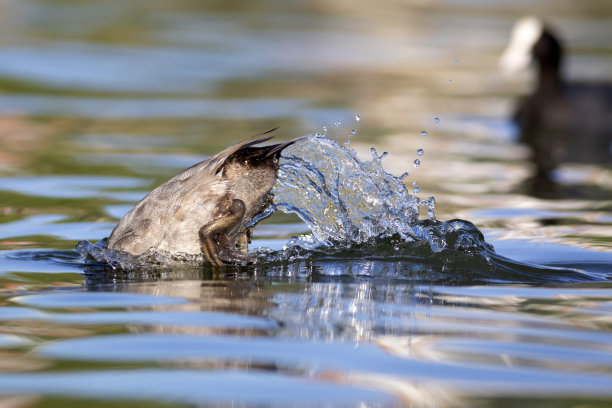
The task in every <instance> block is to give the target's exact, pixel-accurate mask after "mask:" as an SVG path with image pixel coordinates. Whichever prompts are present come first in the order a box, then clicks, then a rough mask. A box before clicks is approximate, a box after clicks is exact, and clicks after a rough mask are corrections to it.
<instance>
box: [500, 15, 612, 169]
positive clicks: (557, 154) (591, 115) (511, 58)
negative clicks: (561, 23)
mask: <svg viewBox="0 0 612 408" xmlns="http://www.w3.org/2000/svg"><path fill="white" fill-rule="evenodd" d="M563 54H564V50H563V45H562V43H561V41H560V40H559V39H558V38H557V36H556V34H555V33H554V31H553V30H552V29H551V28H550V27H548V26H546V25H545V24H544V23H543V22H542V21H540V20H539V19H536V18H535V17H527V18H523V19H521V20H519V21H518V22H517V24H516V25H515V27H514V29H513V33H512V39H511V42H510V44H509V45H508V47H507V48H506V50H505V51H504V54H503V55H502V57H501V60H500V63H501V65H502V68H504V69H505V71H507V72H513V71H516V70H518V69H521V68H524V67H525V66H526V65H527V64H528V63H529V62H530V61H532V60H533V61H535V63H536V68H537V73H536V78H535V87H534V90H533V92H532V93H531V94H530V95H528V96H526V97H524V98H522V100H521V101H520V102H519V104H518V107H517V110H516V113H515V115H514V120H515V122H516V124H517V126H518V128H519V130H520V141H521V142H523V143H525V144H527V145H528V146H529V147H530V148H531V150H532V161H533V162H534V164H535V166H536V172H537V174H536V177H547V178H548V177H550V175H549V173H550V171H552V170H554V169H555V168H557V167H558V166H559V164H560V163H561V162H579V163H598V164H610V163H612V117H611V116H610V112H612V84H610V83H609V82H605V81H596V82H587V81H582V82H569V81H566V80H565V79H564V78H563V75H562V62H563V56H564V55H563Z"/></svg>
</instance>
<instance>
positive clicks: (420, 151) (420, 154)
mask: <svg viewBox="0 0 612 408" xmlns="http://www.w3.org/2000/svg"><path fill="white" fill-rule="evenodd" d="M423 153H425V150H423V149H419V150H417V154H418V155H419V156H422V155H423Z"/></svg>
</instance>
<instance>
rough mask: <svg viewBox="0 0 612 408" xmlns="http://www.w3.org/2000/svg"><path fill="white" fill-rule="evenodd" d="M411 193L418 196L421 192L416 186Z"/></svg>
mask: <svg viewBox="0 0 612 408" xmlns="http://www.w3.org/2000/svg"><path fill="white" fill-rule="evenodd" d="M412 192H413V193H414V194H419V193H420V192H421V187H419V186H416V187H415V188H413V189H412Z"/></svg>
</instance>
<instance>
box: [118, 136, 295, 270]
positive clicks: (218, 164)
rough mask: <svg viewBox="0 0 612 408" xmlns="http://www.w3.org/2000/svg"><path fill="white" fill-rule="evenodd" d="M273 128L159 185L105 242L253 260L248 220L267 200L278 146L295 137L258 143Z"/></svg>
mask: <svg viewBox="0 0 612 408" xmlns="http://www.w3.org/2000/svg"><path fill="white" fill-rule="evenodd" d="M274 130H276V128H275V129H272V130H269V131H267V132H262V133H259V134H257V135H254V136H251V137H250V138H248V139H245V140H243V141H241V142H239V143H237V144H235V145H233V146H231V147H228V148H227V149H225V150H223V151H222V152H220V153H218V154H216V155H215V156H213V157H211V158H209V159H206V160H204V161H202V162H200V163H198V164H196V165H194V166H192V167H190V168H188V169H187V170H185V171H183V172H182V173H179V174H178V175H176V176H174V177H173V178H171V179H170V180H168V181H167V182H165V183H164V184H162V185H161V186H159V187H157V188H156V189H155V190H153V191H152V192H151V193H149V194H148V195H147V196H146V197H145V198H143V199H142V200H141V201H140V202H138V203H137V204H136V205H135V206H134V207H133V208H132V209H131V210H130V211H129V212H128V213H127V214H126V215H125V216H124V217H123V218H122V219H121V220H120V221H119V223H118V224H117V226H116V227H115V229H114V230H113V232H112V233H111V235H110V237H109V239H108V248H109V249H112V250H117V251H123V252H127V253H129V254H132V255H140V254H142V253H143V252H145V251H147V250H149V249H154V250H162V251H166V252H169V253H171V254H178V253H187V254H200V253H202V254H204V256H205V257H206V259H207V260H208V261H209V262H211V263H213V264H215V265H219V266H221V265H227V264H247V263H251V262H253V258H252V257H251V256H250V255H249V254H248V252H247V244H248V242H250V235H251V229H250V228H247V225H248V224H249V222H250V221H251V220H252V219H253V218H254V217H255V216H257V215H259V214H260V213H261V212H263V211H264V210H265V209H266V207H268V205H269V204H270V202H271V190H272V187H273V186H274V183H275V182H276V177H277V171H278V166H279V163H278V160H279V156H280V153H281V151H282V150H283V149H284V148H286V147H287V146H289V145H291V144H293V143H295V142H296V141H297V140H299V139H294V140H292V141H290V142H287V143H281V144H273V145H266V146H256V145H258V144H260V143H263V142H265V141H267V140H269V139H271V138H272V137H263V138H262V136H264V135H266V134H268V133H270V132H272V131H274ZM251 228H252V227H251Z"/></svg>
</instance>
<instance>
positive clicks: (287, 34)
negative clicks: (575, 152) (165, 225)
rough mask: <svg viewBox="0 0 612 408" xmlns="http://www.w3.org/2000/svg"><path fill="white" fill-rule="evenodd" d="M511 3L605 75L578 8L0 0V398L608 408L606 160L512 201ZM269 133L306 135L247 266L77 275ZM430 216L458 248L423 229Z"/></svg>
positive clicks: (589, 16)
mask: <svg viewBox="0 0 612 408" xmlns="http://www.w3.org/2000/svg"><path fill="white" fill-rule="evenodd" d="M526 13H535V14H538V15H546V16H549V18H550V19H551V21H552V22H553V23H554V24H555V26H556V27H557V28H558V29H559V31H560V32H562V33H563V35H564V38H565V39H566V42H567V44H568V46H569V52H568V55H569V57H568V58H569V60H568V64H567V66H566V72H567V74H568V75H569V76H570V77H572V78H583V79H585V78H586V79H607V80H610V77H609V72H612V48H610V42H609V37H610V26H611V25H610V19H612V9H611V8H610V7H609V6H607V4H604V3H601V2H597V1H585V2H579V3H570V2H562V3H559V2H549V1H537V2H535V3H534V2H529V4H527V3H526V2H519V3H517V2H506V1H502V2H495V3H494V4H489V3H486V4H485V3H484V2H479V1H472V0H469V1H464V2H460V3H457V2H448V1H440V2H416V3H415V2H413V3H405V4H404V3H402V4H399V3H397V2H393V1H383V2H375V3H369V2H356V3H355V2H353V3H351V4H349V3H347V4H344V3H342V2H331V3H329V2H328V3H322V2H291V1H290V2H275V1H263V2H258V3H257V4H256V5H255V4H247V3H244V4H242V3H232V5H231V6H230V5H225V4H221V3H218V4H215V5H204V4H195V3H193V2H188V1H178V2H172V4H170V3H167V2H166V3H164V2H156V1H147V2H144V1H138V0H134V1H131V2H118V1H114V0H92V1H88V2H63V1H47V0H6V1H3V2H1V3H0V34H1V35H0V357H1V358H0V405H3V406H4V405H6V406H11V407H13V406H14V407H25V406H28V407H32V406H35V407H43V406H45V407H46V406H57V405H62V406H84V405H87V406H130V407H132V406H194V405H198V406H279V407H281V406H282V407H284V406H296V405H297V406H424V407H429V406H432V407H433V406H437V407H440V406H475V405H478V406H513V405H521V406H538V407H539V406H543V405H549V406H567V407H570V406H597V407H607V406H609V405H610V404H611V403H612V346H611V345H612V332H611V330H610V329H611V327H612V320H611V319H612V285H611V284H610V278H611V277H612V249H611V248H612V246H611V243H612V238H611V237H612V205H611V201H610V199H611V197H612V193H611V191H612V181H611V180H612V177H611V176H612V173H611V172H610V168H609V166H603V165H589V164H566V165H564V166H562V167H561V168H560V169H559V171H558V172H557V179H558V181H559V183H560V184H559V191H560V196H561V198H560V199H557V200H544V199H538V198H534V197H531V196H528V195H526V194H525V193H526V192H527V191H528V188H527V183H528V182H527V181H526V180H527V178H528V177H529V174H530V171H531V170H530V164H529V162H528V160H527V152H526V151H525V150H524V149H523V148H522V147H521V146H519V145H517V144H515V143H514V140H515V138H516V136H515V130H514V129H513V126H512V124H511V123H510V121H509V117H510V114H511V112H512V109H513V105H514V104H515V101H516V97H517V96H518V95H519V94H522V93H524V92H526V91H527V90H528V89H529V87H530V81H529V75H528V74H525V75H523V76H519V77H515V78H506V77H503V76H502V75H500V73H499V72H498V71H497V58H498V56H499V54H500V53H501V50H502V48H503V47H504V45H505V43H506V41H507V36H508V33H509V31H510V28H511V25H512V23H513V21H514V20H515V19H516V18H518V17H519V16H522V15H524V14H526ZM279 125H280V127H281V128H280V132H279V134H278V136H277V137H278V139H279V140H289V139H291V138H294V137H296V136H299V135H303V134H309V133H317V132H318V133H324V134H325V135H326V136H327V137H328V139H321V138H319V139H316V138H315V139H314V140H311V143H312V144H311V145H310V149H306V150H304V146H303V145H302V146H299V145H296V146H294V147H292V149H291V150H287V151H286V154H285V157H284V159H283V167H282V172H283V173H282V176H283V177H281V184H279V185H277V187H276V189H275V194H276V198H275V203H276V204H275V205H276V206H277V208H279V209H280V211H277V212H276V213H275V214H274V215H272V216H271V217H270V218H268V219H266V220H263V221H262V222H261V223H260V224H259V225H258V226H257V228H256V229H255V235H254V241H253V243H252V245H251V247H252V248H258V247H259V248H262V247H265V248H269V249H270V250H269V251H268V250H266V251H264V250H260V252H259V259H268V261H264V262H259V263H258V264H256V265H255V266H253V267H237V268H229V269H218V268H212V267H210V266H207V265H201V264H190V263H175V264H172V265H163V266H164V267H160V265H157V266H155V267H147V268H132V269H130V270H121V269H112V268H108V267H107V266H104V265H102V264H98V263H91V262H90V263H84V262H83V261H82V259H81V257H80V254H79V253H78V252H77V251H76V250H75V245H76V243H77V242H78V241H81V240H87V241H90V242H96V241H97V240H98V239H100V238H103V237H106V236H108V235H109V234H110V231H111V230H112V228H113V226H114V225H115V223H116V222H117V220H118V219H119V218H120V217H122V216H123V214H125V213H126V212H127V211H128V210H129V209H130V208H131V207H132V205H133V204H134V203H135V202H136V201H138V200H139V199H141V198H142V197H144V195H145V194H147V193H148V192H149V191H151V189H152V188H154V187H155V186H157V185H159V184H160V183H162V182H163V181H165V180H167V179H168V178H170V177H171V176H172V175H174V174H176V173H178V172H179V171H180V170H182V169H183V168H186V167H189V166H190V165H192V164H193V163H195V162H197V161H199V160H201V159H202V158H203V157H206V155H210V154H214V153H216V152H218V151H219V150H221V149H223V148H225V147H226V146H228V145H229V144H231V143H233V142H235V141H237V140H240V139H242V138H244V137H246V136H248V135H250V134H253V133H256V132H258V131H260V130H262V129H269V128H271V127H275V126H279ZM346 144H348V145H349V146H350V148H351V149H354V151H355V153H353V152H351V150H348V149H343V148H341V146H343V145H346ZM372 146H373V147H374V148H375V151H374V152H372V151H371V150H370V148H371V147H372ZM420 149H422V150H420ZM385 151H386V152H388V155H386V156H385V155H384V153H383V152H385ZM373 153H374V155H373ZM326 154H328V155H327V156H326ZM309 155H310V156H309ZM355 155H356V156H355ZM383 156H384V157H383ZM417 159H418V160H419V163H418V166H416V165H415V160H417ZM308 163H310V165H311V166H310V167H308V166H307V165H306V164H308ZM349 164H350V165H349ZM341 165H346V166H345V167H339V166H341ZM381 166H382V167H381ZM311 170H312V172H311ZM315 170H317V171H319V174H317V171H315ZM323 170H324V171H323ZM404 172H409V175H407V176H403V178H401V181H402V182H403V184H402V183H401V182H400V178H398V176H400V175H402V174H403V173H404ZM391 174H393V175H394V176H391ZM321 175H322V177H323V179H321V177H320V176H321ZM351 177H353V179H351ZM368 177H369V178H368ZM315 179H316V180H317V183H314V184H313V183H310V181H312V180H315ZM289 180H291V181H293V182H295V183H296V184H294V185H289V184H284V185H283V184H282V183H283V182H285V183H286V182H287V181H289ZM322 182H323V185H329V186H332V185H333V186H335V187H339V188H336V189H335V190H334V189H333V188H332V189H331V190H329V191H328V192H329V193H330V194H327V193H326V194H323V195H320V196H317V195H316V188H318V187H317V186H321V185H322V184H321V183H322ZM334 183H335V184H334ZM404 185H405V186H406V187H404ZM356 186H359V187H360V188H363V189H361V190H355V189H354V187H356ZM367 186H370V187H369V188H367ZM301 191H312V194H310V195H309V196H307V197H306V196H305V195H304V194H302V195H300V194H299V193H300V192H301ZM385 191H387V192H390V193H392V194H390V195H384V194H383V193H382V192H385ZM356 192H357V193H356ZM381 194H382V195H381ZM413 195H417V196H419V197H420V198H419V199H418V200H413V199H412V196H413ZM315 197H318V198H320V201H318V202H317V201H316V200H315V199H314V198H315ZM429 197H435V218H436V220H437V221H432V220H431V218H432V217H433V216H434V214H433V213H431V214H429V215H428V214H427V212H428V210H429V209H430V202H429V201H428V198H429ZM301 198H304V200H303V201H300V199H301ZM393 200H396V201H393ZM421 200H424V201H425V203H424V206H422V205H421ZM366 204H367V205H366ZM431 204H432V205H433V203H431ZM315 208H325V209H327V212H319V211H315V210H314V209H315ZM283 211H286V212H290V213H291V212H293V213H294V214H289V215H285V214H283ZM295 213H298V215H299V216H296V215H295ZM417 214H418V220H417ZM300 217H301V218H300ZM338 217H340V218H341V219H342V221H341V222H337V220H338ZM456 219H459V220H463V221H461V222H456V221H452V220H456ZM303 220H304V221H305V222H304V221H303ZM334 220H336V221H334ZM306 224H309V225H310V227H309V226H308V225H306ZM453 228H457V231H455V232H457V237H461V236H464V237H465V236H467V237H472V238H473V241H472V242H471V244H470V243H466V245H463V244H462V245H459V247H462V248H463V249H466V250H464V251H461V250H455V249H453V250H449V248H447V247H444V245H442V242H441V241H439V240H437V239H436V238H440V239H442V238H443V239H444V240H445V242H446V244H448V243H449V242H455V243H457V241H452V239H449V236H448V234H450V233H451V231H450V229H453ZM310 229H312V231H313V232H314V233H315V235H314V237H313V238H312V239H311V240H306V239H304V238H301V239H299V238H293V237H299V236H301V235H303V234H306V233H308V232H309V230H310ZM428 231H429V232H432V231H434V232H435V233H433V234H431V235H429V234H428ZM479 231H480V232H481V233H482V234H483V236H482V237H481V236H480V235H479ZM450 238H452V237H450ZM411 240H412V241H411ZM459 241H460V240H459ZM485 242H486V245H485ZM349 243H350V244H349ZM419 243H420V244H419ZM421 244H422V245H421ZM468 244H470V245H468ZM453 245H454V244H453ZM488 245H491V246H492V247H493V248H494V250H491V249H490V248H489V247H488ZM285 247H287V248H288V249H287V248H286V249H283V248H285ZM444 248H446V249H444ZM270 251H272V252H270ZM266 257H267V258H266ZM270 259H274V261H273V262H270Z"/></svg>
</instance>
